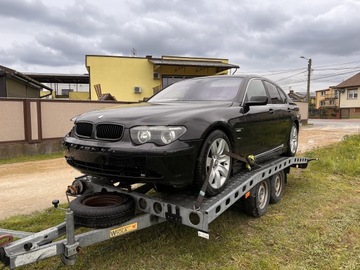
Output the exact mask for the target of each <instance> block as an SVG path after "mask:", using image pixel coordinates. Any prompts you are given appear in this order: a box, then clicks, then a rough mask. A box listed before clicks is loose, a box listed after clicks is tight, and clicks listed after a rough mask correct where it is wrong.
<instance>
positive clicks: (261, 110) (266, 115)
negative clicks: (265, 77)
mask: <svg viewBox="0 0 360 270" xmlns="http://www.w3.org/2000/svg"><path fill="white" fill-rule="evenodd" d="M261 96H268V93H267V91H266V88H265V86H264V83H263V81H262V80H261V79H258V78H253V79H250V80H249V82H248V84H247V87H246V93H245V96H244V100H243V101H242V105H243V106H244V105H245V103H246V101H251V100H254V99H256V97H261ZM274 121H275V119H274V111H273V109H272V107H271V104H267V105H256V106H250V107H249V108H248V111H244V114H243V115H242V116H241V117H240V118H239V119H238V121H237V122H236V124H235V130H236V132H237V139H238V149H237V151H238V153H240V154H242V155H249V154H259V153H263V152H265V151H268V150H270V149H272V148H273V147H274V145H275V141H274V136H273V134H274V132H275V131H274Z"/></svg>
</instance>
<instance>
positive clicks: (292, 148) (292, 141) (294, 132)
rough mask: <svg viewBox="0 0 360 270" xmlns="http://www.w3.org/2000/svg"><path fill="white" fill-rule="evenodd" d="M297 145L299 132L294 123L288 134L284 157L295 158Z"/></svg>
mask: <svg viewBox="0 0 360 270" xmlns="http://www.w3.org/2000/svg"><path fill="white" fill-rule="evenodd" d="M298 145H299V131H298V127H297V125H296V123H293V124H292V127H291V129H290V133H289V139H288V144H287V151H286V156H288V157H293V156H295V154H296V151H297V148H298Z"/></svg>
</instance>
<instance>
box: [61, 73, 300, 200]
mask: <svg viewBox="0 0 360 270" xmlns="http://www.w3.org/2000/svg"><path fill="white" fill-rule="evenodd" d="M299 123H300V115H299V108H298V106H297V105H296V104H295V103H293V102H292V100H291V99H290V98H289V97H288V96H287V95H286V93H285V92H284V91H283V90H282V89H281V88H280V87H279V86H278V85H277V84H276V83H274V82H272V81H270V80H268V79H266V78H263V77H259V76H252V75H247V76H245V75H236V76H230V75H228V76H210V77H200V78H193V79H188V80H184V81H181V82H178V83H175V84H172V85H170V86H168V87H167V88H165V89H163V90H162V91H160V92H159V93H157V94H156V95H154V96H153V97H152V98H150V99H149V100H148V101H147V102H142V103H138V104H130V105H119V106H115V107H111V108H106V109H100V110H94V111H91V112H88V113H84V114H82V115H79V116H78V117H76V119H75V121H74V127H73V128H72V130H71V131H70V132H69V133H68V134H67V135H66V137H65V138H64V146H65V148H66V154H65V157H66V160H67V162H68V164H70V165H71V166H73V167H75V168H76V169H78V170H80V171H81V172H82V173H84V174H87V175H93V176H97V177H101V178H102V179H103V181H110V182H118V183H119V185H120V186H123V187H126V186H129V185H131V184H134V183H151V184H153V185H154V186H155V188H156V189H157V190H160V191H162V190H168V189H169V188H173V187H174V188H182V187H187V186H191V185H195V186H197V187H198V188H200V187H201V186H202V185H203V182H204V180H205V176H206V175H207V173H210V180H209V185H208V186H207V188H206V191H205V192H206V194H207V195H208V196H214V195H216V194H219V193H220V192H221V191H222V190H223V189H224V188H225V186H226V184H227V183H228V180H229V178H230V176H231V175H232V173H233V167H234V162H233V161H234V160H233V158H231V157H229V156H228V155H226V154H225V152H233V153H237V154H240V155H242V156H244V157H247V156H249V155H256V156H257V158H258V159H259V160H266V159H267V158H269V157H276V156H280V155H284V156H294V155H295V153H296V150H297V145H298V131H299Z"/></svg>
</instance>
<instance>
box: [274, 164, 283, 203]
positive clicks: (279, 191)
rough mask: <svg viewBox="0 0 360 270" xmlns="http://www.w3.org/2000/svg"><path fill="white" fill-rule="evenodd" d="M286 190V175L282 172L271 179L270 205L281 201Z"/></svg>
mask: <svg viewBox="0 0 360 270" xmlns="http://www.w3.org/2000/svg"><path fill="white" fill-rule="evenodd" d="M284 190H285V173H284V171H280V172H278V173H276V174H274V175H272V176H271V177H270V203H277V202H279V201H280V200H281V198H282V196H283V195H284Z"/></svg>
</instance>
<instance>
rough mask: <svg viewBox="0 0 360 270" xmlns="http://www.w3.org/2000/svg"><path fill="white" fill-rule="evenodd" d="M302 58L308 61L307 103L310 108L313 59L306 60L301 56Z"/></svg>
mask: <svg viewBox="0 0 360 270" xmlns="http://www.w3.org/2000/svg"><path fill="white" fill-rule="evenodd" d="M300 58H303V59H306V60H308V77H307V91H306V101H307V102H308V104H309V106H310V78H311V65H312V60H311V58H309V59H308V58H306V57H304V56H300Z"/></svg>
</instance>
